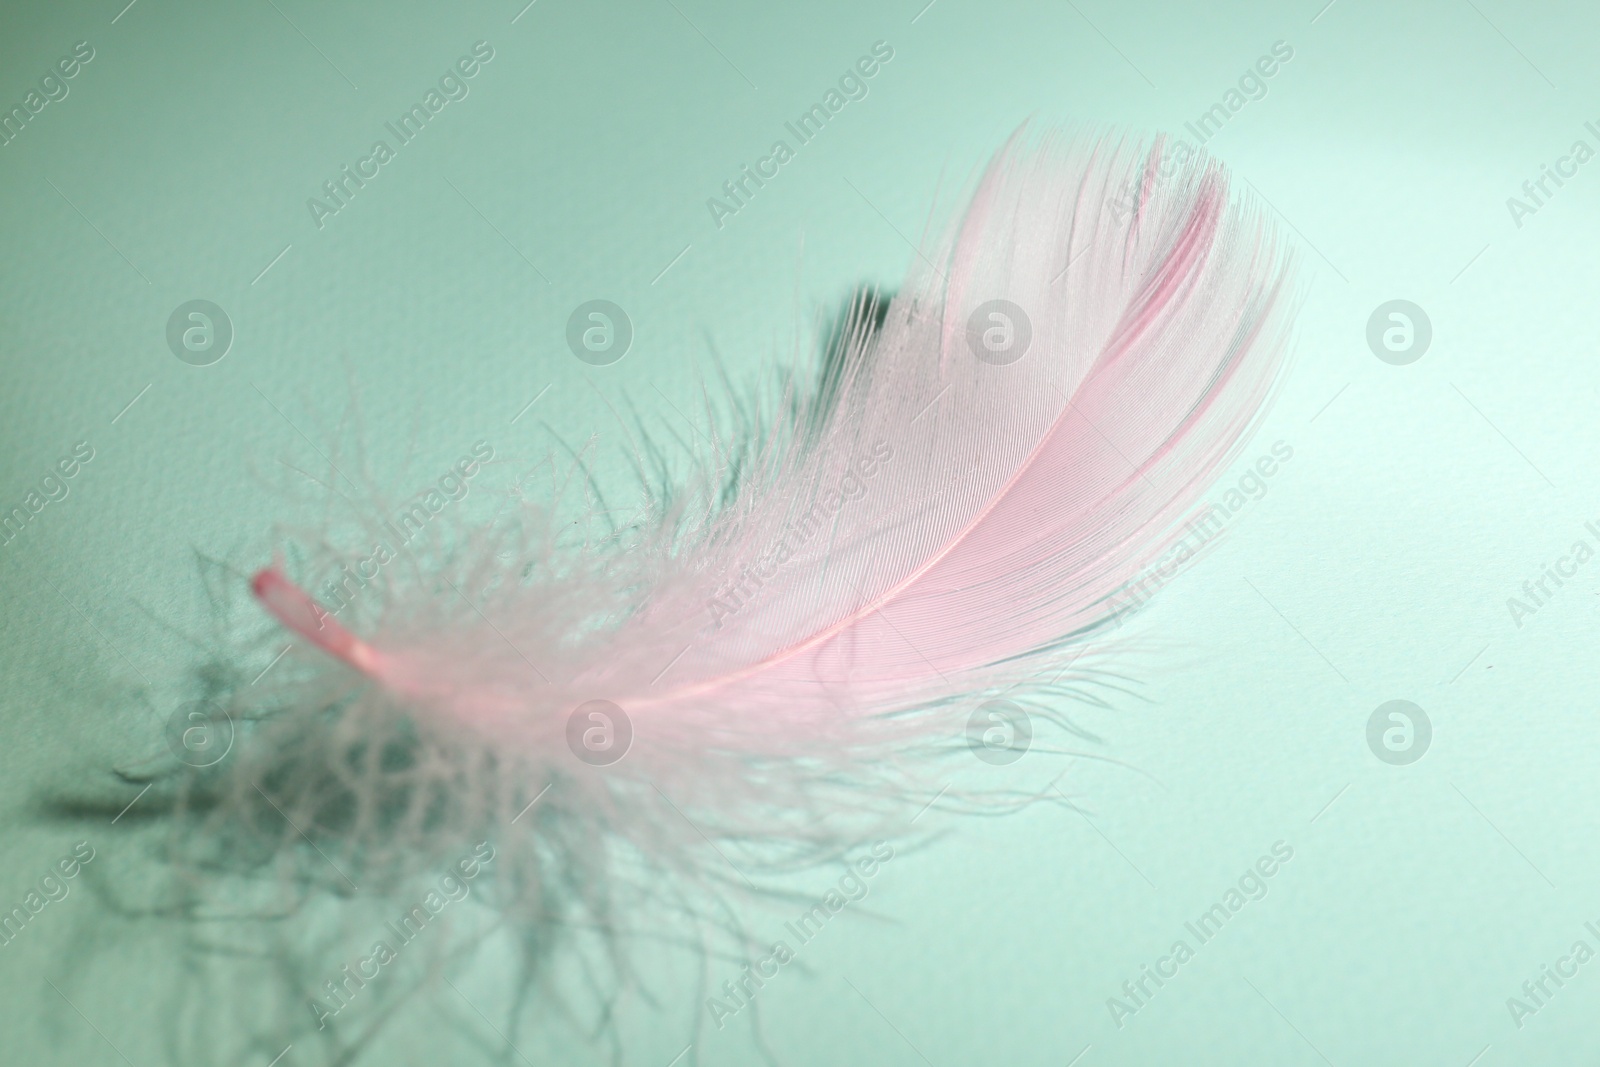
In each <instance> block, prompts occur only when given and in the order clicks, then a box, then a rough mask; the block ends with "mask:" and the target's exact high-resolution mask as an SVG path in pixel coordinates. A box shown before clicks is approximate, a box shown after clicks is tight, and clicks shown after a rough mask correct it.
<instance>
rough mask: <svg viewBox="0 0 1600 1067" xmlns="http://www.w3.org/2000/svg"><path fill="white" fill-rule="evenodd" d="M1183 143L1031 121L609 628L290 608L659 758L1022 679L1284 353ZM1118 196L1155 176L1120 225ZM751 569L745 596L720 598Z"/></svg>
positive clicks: (479, 711)
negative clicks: (976, 328) (411, 629)
mask: <svg viewBox="0 0 1600 1067" xmlns="http://www.w3.org/2000/svg"><path fill="white" fill-rule="evenodd" d="M1161 160H1162V153H1161V146H1160V145H1159V143H1158V144H1157V145H1156V146H1155V147H1154V148H1153V149H1152V150H1151V151H1150V152H1148V153H1146V154H1143V155H1142V156H1141V155H1139V154H1137V153H1134V152H1132V151H1130V150H1128V149H1126V148H1125V147H1123V146H1120V145H1116V144H1112V143H1109V142H1106V141H1100V142H1093V143H1090V142H1084V141H1073V142H1069V143H1063V142H1061V141H1058V140H1054V139H1050V140H1047V141H1046V142H1045V143H1044V144H1043V145H1041V146H1039V147H1037V148H1030V147H1027V146H1026V145H1025V144H1024V142H1023V140H1022V137H1021V135H1020V134H1019V135H1018V136H1017V137H1015V138H1013V140H1012V142H1011V143H1010V144H1009V145H1007V147H1006V148H1005V149H1003V150H1002V151H1001V152H1000V153H999V154H998V155H997V157H996V158H995V160H994V161H993V162H992V163H991V165H990V166H989V168H988V170H987V173H986V174H985V175H984V176H983V178H982V180H981V182H980V184H979V186H978V188H977V191H976V194H975V196H974V198H973V201H972V204H971V206H970V207H969V208H968V210H967V212H966V214H965V216H964V217H963V218H962V219H961V220H960V222H959V224H958V225H957V226H956V227H955V228H954V232H953V233H952V234H951V235H950V236H948V237H947V238H946V239H945V240H944V241H943V242H942V243H940V244H938V245H936V246H935V247H933V248H931V249H929V250H928V251H927V252H926V253H925V254H924V255H922V256H921V257H919V260H918V263H917V265H916V267H915V268H914V269H913V270H912V272H911V274H910V276H909V277H908V279H907V280H906V282H905V284H904V286H903V287H902V289H901V290H900V293H899V295H898V296H897V297H896V298H895V299H894V301H893V302H892V304H891V305H890V306H889V309H888V312H887V315H886V318H885V321H884V323H883V326H882V329H881V331H878V332H876V333H870V332H867V331H858V333H857V336H856V337H854V338H853V339H852V340H851V342H850V344H849V346H848V349H847V351H846V353H845V355H844V366H843V372H842V376H841V378H840V381H839V384H838V388H837V390H836V393H835V394H834V395H833V396H832V397H831V401H832V404H831V407H828V408H826V409H824V410H819V409H817V408H816V407H815V406H814V405H813V406H808V405H806V404H797V405H795V411H794V414H793V415H792V416H791V417H790V418H789V419H787V420H781V421H779V422H778V423H777V424H776V425H775V426H774V427H773V428H772V429H771V431H770V432H769V433H768V434H767V435H766V437H765V440H764V441H762V442H760V443H759V445H758V446H757V447H756V448H755V449H754V454H753V455H752V456H750V457H747V459H746V460H745V463H746V467H747V473H746V475H745V477H744V480H743V482H742V484H741V485H740V487H739V491H738V492H737V494H736V495H735V496H734V497H733V499H732V500H731V501H729V502H727V503H721V502H713V501H712V500H711V499H710V494H709V493H708V494H707V496H706V498H705V499H703V500H702V501H701V507H702V509H703V511H702V512H701V513H699V514H683V513H680V514H679V515H678V516H677V521H678V525H677V526H675V527H673V528H672V530H671V531H670V533H671V536H664V537H660V538H657V539H655V540H654V541H653V542H648V543H646V544H645V545H644V546H642V548H641V551H640V556H641V558H642V559H644V560H646V561H647V562H645V563H644V564H643V565H642V566H641V564H640V563H639V562H638V561H635V562H632V563H628V564H624V565H622V566H621V568H620V570H621V574H622V581H621V583H620V585H617V584H613V586H612V588H611V589H609V590H608V591H607V592H606V594H605V595H604V596H602V597H600V598H599V603H603V604H604V605H605V610H604V611H603V612H601V614H602V615H604V616H606V617H607V618H609V619H611V620H613V624H612V625H610V626H604V627H599V628H597V627H596V626H594V625H593V624H592V622H591V621H590V620H584V619H579V618H571V619H567V620H564V623H563V625H562V626H560V627H558V628H557V630H558V632H564V633H566V634H572V633H575V632H582V633H584V634H585V636H584V637H583V638H582V639H580V640H568V639H562V638H560V637H555V638H554V639H552V638H553V635H552V634H551V633H550V629H551V628H550V626H549V625H548V622H549V620H548V618H547V616H548V612H547V611H546V609H545V607H544V605H543V602H542V598H541V594H540V592H539V590H538V588H537V586H535V587H526V586H515V585H504V584H502V585H501V586H500V592H499V593H498V595H497V596H495V597H494V602H493V604H492V606H491V605H490V604H485V603H479V604H478V605H477V606H476V609H477V611H478V612H481V613H482V615H483V618H482V619H478V620H475V619H473V618H471V617H468V618H466V619H464V620H463V622H462V626H463V627H464V628H465V631H466V632H467V633H468V634H469V635H470V636H469V637H468V638H467V639H466V641H465V643H466V645H467V646H468V647H474V648H477V649H481V650H485V653H486V654H487V658H488V659H489V660H490V661H491V662H489V663H486V662H485V654H484V653H480V654H476V655H466V656H463V655H462V654H461V645H462V641H461V639H460V638H459V637H458V638H456V639H452V640H450V641H447V642H443V643H442V644H441V643H440V642H438V641H436V640H433V639H429V640H422V639H421V637H420V634H411V633H406V632H404V630H402V632H401V633H398V634H396V635H395V636H394V637H393V638H391V639H390V640H391V642H392V643H391V644H387V645H385V644H378V645H377V646H376V647H377V648H379V649H380V650H381V652H379V653H371V652H370V651H369V652H368V653H367V658H366V659H365V660H364V661H363V660H357V659H353V658H352V656H351V655H350V653H349V651H348V647H347V646H344V645H341V644H339V643H338V640H342V639H337V633H338V631H328V634H327V636H326V637H324V638H318V637H317V635H316V634H314V633H311V632H308V627H307V626H305V625H304V613H303V609H296V608H294V607H288V608H285V607H284V604H285V601H284V600H282V599H281V598H278V597H274V596H271V595H263V602H264V603H266V604H267V605H268V607H269V608H271V609H272V610H273V611H274V612H275V613H276V614H277V615H278V616H279V618H280V619H282V620H283V621H284V622H285V623H286V624H287V625H289V626H290V627H291V628H292V629H295V630H296V631H297V632H300V633H302V634H304V635H306V636H308V637H312V638H313V640H317V641H318V643H319V644H322V645H323V647H324V648H325V649H327V650H328V651H329V652H330V653H332V654H334V655H336V656H338V657H339V658H340V659H342V660H345V661H346V662H350V663H352V665H354V666H356V667H358V668H363V664H365V667H364V669H366V670H367V671H368V673H370V674H372V676H373V677H374V678H375V680H377V681H378V682H380V683H382V684H383V685H385V686H387V687H388V688H389V689H390V691H391V693H392V694H393V695H395V696H397V697H403V698H407V699H417V700H420V701H421V702H422V703H423V704H426V705H429V706H432V707H433V708H434V710H435V711H436V712H437V713H438V714H441V715H444V716H446V717H447V718H449V719H453V720H455V721H459V722H461V723H464V724H468V725H482V726H490V727H492V730H493V731H494V733H495V736H498V737H501V738H504V737H505V736H506V733H507V732H510V733H511V734H513V735H517V734H521V735H524V736H523V739H522V742H521V743H523V744H524V745H527V746H533V747H531V748H529V749H526V750H528V751H538V748H537V746H539V745H543V744H548V743H551V742H553V741H556V740H558V739H559V737H560V734H561V729H562V723H563V721H564V719H565V717H566V715H567V714H568V713H569V712H570V711H571V710H572V709H574V708H576V707H577V706H578V705H580V704H582V703H584V702H585V701H588V700H592V699H604V700H608V701H612V702H614V703H615V704H617V705H619V706H620V707H621V708H623V709H624V710H625V712H626V713H627V714H628V715H629V716H630V717H631V718H632V719H633V720H634V722H635V726H636V729H637V731H638V737H637V741H636V744H637V745H638V746H639V748H638V752H639V754H640V758H639V759H637V760H636V761H635V762H636V763H639V764H642V765H643V766H641V767H640V768H639V770H640V773H643V774H647V775H649V776H650V777H652V779H654V778H655V777H656V776H657V775H660V774H668V775H669V776H671V777H677V775H673V774H671V773H670V772H671V769H672V766H673V764H672V761H675V760H679V759H680V758H684V757H685V756H686V754H687V753H688V752H691V751H701V750H703V749H704V747H705V745H706V744H707V743H708V742H711V743H714V744H717V745H726V746H731V747H733V748H736V749H744V750H748V751H753V752H756V753H759V754H762V755H768V756H774V757H781V756H783V755H784V754H786V753H790V752H794V751H796V750H799V751H802V752H803V751H805V750H806V749H809V748H810V747H811V744H810V742H811V739H813V738H815V737H817V736H825V737H828V738H830V739H833V738H835V737H836V735H837V734H838V732H839V731H840V730H841V729H848V726H847V724H849V723H852V722H861V721H863V720H869V719H873V718H877V717H882V716H884V715H886V714H889V713H895V712H900V711H904V710H905V709H909V708H914V707H919V706H923V705H927V704H930V703H940V702H944V701H948V700H950V699H951V698H955V697H959V696H963V695H966V694H968V693H972V692H976V691H981V690H985V689H987V688H990V687H993V686H995V685H997V684H1006V683H1010V682H1012V681H1015V680H1016V679H1017V678H1018V677H1019V676H1021V675H1022V674H1024V673H1025V672H1026V671H1027V670H1028V669H1029V668H1028V666H1027V665H1026V661H1027V660H1028V659H1029V658H1030V657H1037V656H1043V655H1045V654H1047V652H1048V651H1049V650H1051V649H1055V648H1058V647H1059V646H1060V645H1061V643H1062V642H1063V641H1065V640H1068V639H1070V638H1071V637H1072V636H1073V635H1081V634H1084V633H1086V632H1087V631H1089V630H1090V629H1092V628H1093V627H1095V626H1096V625H1097V624H1098V623H1101V622H1103V621H1104V620H1105V619H1106V617H1107V616H1108V614H1109V612H1110V605H1109V598H1110V597H1111V595H1112V594H1113V593H1114V592H1115V591H1116V590H1117V589H1118V587H1119V586H1120V585H1122V584H1123V583H1124V582H1126V581H1127V580H1129V579H1130V578H1132V577H1133V576H1135V575H1136V574H1137V572H1138V571H1139V569H1140V568H1141V567H1143V566H1145V565H1146V564H1148V563H1149V562H1150V561H1151V559H1152V558H1154V556H1155V555H1156V554H1158V553H1159V552H1160V551H1161V550H1162V549H1163V548H1164V547H1165V545H1166V544H1167V540H1168V538H1169V536H1170V535H1171V533H1172V531H1173V530H1174V528H1175V526H1176V523H1177V520H1178V519H1179V518H1180V517H1181V516H1182V515H1183V514H1184V512H1185V511H1186V510H1187V509H1188V508H1189V507H1190V506H1191V505H1193V504H1194V503H1195V502H1196V501H1197V499H1198V498H1199V495H1200V494H1201V493H1202V492H1203V491H1204V490H1205V489H1206V488H1207V487H1208V486H1209V484H1210V482H1211V481H1212V479H1213V478H1214V476H1215V475H1216V474H1217V473H1218V471H1219V470H1220V469H1221V468H1223V467H1224V466H1226V464H1227V463H1229V462H1230V460H1231V459H1232V458H1233V457H1234V455H1235V453H1236V451H1237V449H1238V447H1239V445H1240V443H1241V441H1242V440H1243V438H1244V436H1245V434H1246V433H1247V431H1248V429H1249V427H1250V424H1251V422H1252V420H1253V419H1254V418H1255V417H1256V416H1257V415H1258V413H1259V412H1260V411H1261V409H1262V407H1263V404H1264V401H1265V400H1266V398H1267V395H1268V393H1269V391H1270V388H1271V386H1272V383H1273V381H1274V377H1275V374H1276V372H1277V370H1278V366H1279V363H1280V358H1281V354H1282V351H1283V343H1282V342H1283V330H1282V325H1283V323H1282V321H1281V316H1280V315H1278V314H1277V313H1276V312H1277V310H1278V308H1279V305H1280V303H1281V296H1282V294H1283V289H1284V285H1285V273H1286V272H1285V269H1284V264H1283V262H1282V257H1281V256H1280V255H1279V253H1278V250H1277V248H1276V247H1275V244H1274V242H1273V240H1272V237H1271V236H1270V234H1269V233H1268V232H1267V230H1266V227H1265V226H1264V224H1263V223H1262V221H1261V219H1260V217H1259V215H1257V214H1256V213H1254V212H1253V211H1250V210H1248V209H1245V208H1241V207H1238V206H1234V205H1231V204H1230V202H1229V196H1228V186H1227V180H1226V177H1225V174H1224V172H1223V170H1222V168H1221V167H1220V166H1218V165H1217V164H1215V163H1209V162H1205V163H1196V164H1193V165H1191V166H1190V167H1188V168H1187V169H1185V170H1183V171H1181V172H1180V173H1178V174H1176V175H1173V176H1170V177H1163V176H1162V174H1161V171H1160V169H1159V167H1160V164H1161ZM1119 187H1126V188H1131V189H1133V190H1134V204H1133V210H1132V211H1131V212H1128V213H1126V214H1125V215H1120V216H1119V213H1118V212H1116V211H1114V210H1111V209H1109V208H1108V206H1107V205H1108V204H1109V203H1110V201H1111V200H1112V199H1113V198H1114V197H1115V196H1116V194H1117V191H1118V189H1119ZM936 265H937V266H936ZM997 299H1000V300H1007V301H1010V302H1012V303H1013V304H1015V305H1016V306H1018V307H1020V308H1021V309H1023V312H1024V313H1025V315H1026V316H1027V318H1028V320H1029V321H1030V322H1031V333H1032V341H1031V345H1030V346H1029V347H1028V349H1027V351H1026V353H1025V354H1024V355H1023V357H1022V358H1020V359H1018V360H1017V361H1016V362H1012V363H1009V364H1005V365H997V364H996V363H993V362H986V361H984V360H980V359H979V358H977V357H976V356H975V354H974V350H973V348H972V346H971V345H970V344H969V340H968V324H969V319H970V318H971V316H972V315H973V313H974V311H975V310H976V309H977V308H978V307H979V305H980V304H983V303H985V302H987V301H992V300H997ZM1002 328H1003V327H1002ZM811 423H818V424H820V425H819V428H818V429H817V431H816V432H814V433H810V432H807V430H806V427H807V426H808V425H809V424H811ZM869 467H870V468H871V469H872V474H870V475H865V476H864V475H863V474H862V473H861V471H862V470H864V469H868V468H869ZM856 486H860V489H859V493H860V497H859V499H855V500H848V501H845V502H843V503H840V502H839V499H838V498H839V497H841V496H843V495H845V494H843V493H841V487H846V492H848V493H851V494H854V493H855V492H856V488H855V487H856ZM819 516H820V517H821V518H820V519H819ZM802 535H804V536H802ZM779 556H784V557H786V558H783V559H782V560H781V561H780V560H779V559H778V557H779ZM752 567H754V568H757V572H758V573H757V574H756V579H757V580H756V581H751V580H749V579H746V580H745V581H744V583H743V585H744V594H743V595H742V596H738V597H729V596H727V595H719V593H720V592H721V591H722V590H723V589H724V587H725V586H726V585H727V584H728V583H729V582H730V580H734V579H737V578H738V577H739V576H741V575H742V574H745V573H747V572H748V570H749V569H750V568H752ZM763 575H764V576H763ZM281 581H282V580H281V579H279V580H276V581H275V582H271V583H265V585H267V586H276V585H277V582H281ZM262 588H263V582H262V581H261V580H260V579H258V591H259V590H260V589H262ZM490 619H493V620H494V621H493V622H492V623H491V622H489V620H490ZM529 620H534V621H532V622H530V621H529ZM427 632H428V633H437V627H436V625H434V620H433V619H431V618H430V619H429V625H428V626H427ZM373 640H374V641H379V640H380V638H379V637H377V636H376V635H375V636H374V638H373ZM356 645H357V647H358V648H365V646H363V645H361V644H360V642H357V643H356ZM511 650H515V652H516V655H512V654H511ZM522 658H526V659H527V660H528V661H530V662H531V664H536V665H537V667H536V671H537V674H538V675H541V676H542V680H541V678H537V677H530V676H529V675H530V672H529V669H528V668H529V665H530V664H529V663H521V662H518V660H519V659H522ZM380 663H383V664H386V666H378V664H380ZM1034 667H1035V669H1036V668H1037V664H1035V665H1034ZM508 675H509V676H508ZM419 678H429V679H433V682H432V683H431V684H430V685H429V686H428V687H426V689H425V690H424V689H419V688H418V683H417V681H416V680H417V679H419ZM552 747H554V749H555V751H554V753H553V755H554V758H556V759H558V760H559V759H564V758H565V757H566V755H567V753H565V752H564V751H562V750H561V748H560V746H559V745H553V746H552ZM652 757H653V758H652ZM692 766H693V761H691V765H690V768H686V769H685V771H684V773H685V774H687V775H689V776H691V777H692V776H693V775H694V772H693V770H692V769H691V768H692Z"/></svg>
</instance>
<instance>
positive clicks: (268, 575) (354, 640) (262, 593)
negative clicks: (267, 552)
mask: <svg viewBox="0 0 1600 1067" xmlns="http://www.w3.org/2000/svg"><path fill="white" fill-rule="evenodd" d="M250 590H251V592H253V593H255V595H256V599H257V600H259V601H261V604H262V606H263V607H265V608H266V609H267V610H268V611H270V612H271V613H272V614H273V616H274V617H276V618H277V620H278V621H279V622H281V623H283V625H284V626H285V627H286V628H287V629H289V630H290V631H292V632H294V633H297V634H299V635H300V636H301V637H303V638H305V639H306V640H307V641H310V642H311V643H312V644H313V645H316V646H317V647H318V648H320V649H322V651H324V652H326V653H327V654H328V655H330V656H332V657H334V658H335V659H338V660H342V661H343V662H345V663H348V664H349V665H350V666H352V667H354V668H355V669H356V670H358V671H360V672H361V673H362V674H366V675H369V676H371V677H374V678H375V677H378V676H379V675H380V674H382V673H383V668H384V666H385V657H384V656H383V654H382V653H380V652H379V651H378V650H377V649H375V648H373V647H372V646H371V645H369V644H367V643H366V642H365V641H362V640H361V639H360V638H359V637H357V636H356V635H355V634H353V633H351V632H350V631H349V630H346V629H345V628H344V627H343V626H340V625H339V623H338V622H337V621H335V620H334V619H333V617H332V616H330V615H329V614H328V613H327V612H326V611H324V610H323V609H322V606H321V605H320V604H318V603H317V602H316V601H315V600H313V599H311V597H310V595H309V594H307V593H306V591H305V590H304V589H301V588H300V587H299V586H298V585H295V584H294V583H293V582H291V581H290V580H289V579H288V578H287V577H285V576H284V573H283V571H282V570H281V569H280V568H279V567H278V565H277V564H273V565H272V566H270V567H263V568H262V569H261V570H259V571H257V572H256V576H255V577H254V578H253V579H251V581H250Z"/></svg>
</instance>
